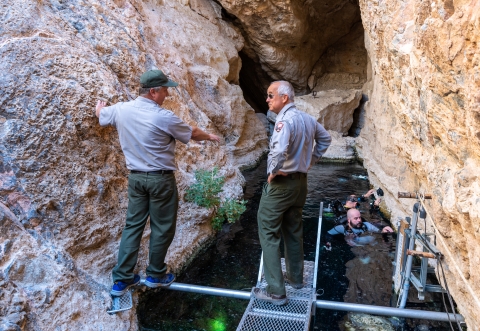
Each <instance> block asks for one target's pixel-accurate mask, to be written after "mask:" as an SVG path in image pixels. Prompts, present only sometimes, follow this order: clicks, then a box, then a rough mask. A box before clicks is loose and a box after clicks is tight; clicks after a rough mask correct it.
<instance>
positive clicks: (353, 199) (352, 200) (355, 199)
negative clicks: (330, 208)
mask: <svg viewBox="0 0 480 331" xmlns="http://www.w3.org/2000/svg"><path fill="white" fill-rule="evenodd" d="M347 201H351V202H356V201H357V198H356V197H349V198H348V199H347Z"/></svg>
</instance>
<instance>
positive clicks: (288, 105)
mask: <svg viewBox="0 0 480 331" xmlns="http://www.w3.org/2000/svg"><path fill="white" fill-rule="evenodd" d="M291 107H295V103H293V102H290V103H287V104H286V105H285V106H283V108H282V110H280V112H279V113H278V115H277V116H283V115H285V113H286V111H287V110H289V109H290V108H291ZM279 118H280V117H279Z"/></svg>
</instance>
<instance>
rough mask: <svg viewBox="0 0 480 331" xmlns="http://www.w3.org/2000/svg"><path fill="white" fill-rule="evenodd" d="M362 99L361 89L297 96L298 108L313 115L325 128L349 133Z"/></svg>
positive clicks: (296, 103)
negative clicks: (354, 114) (355, 111)
mask: <svg viewBox="0 0 480 331" xmlns="http://www.w3.org/2000/svg"><path fill="white" fill-rule="evenodd" d="M361 99H362V91H361V90H328V91H319V92H317V93H316V96H313V94H308V95H304V96H301V97H296V98H295V105H296V106H297V107H298V109H300V110H302V111H304V112H306V113H307V114H310V115H312V116H313V117H315V118H316V119H317V121H318V122H319V123H321V124H322V125H323V126H324V127H325V129H327V130H333V131H337V132H340V133H343V134H345V135H346V134H347V133H348V130H349V129H350V127H351V126H352V123H353V112H354V110H355V109H356V108H357V107H358V105H359V104H360V100H361Z"/></svg>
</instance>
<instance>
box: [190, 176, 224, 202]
mask: <svg viewBox="0 0 480 331" xmlns="http://www.w3.org/2000/svg"><path fill="white" fill-rule="evenodd" d="M195 180H196V183H195V184H193V185H192V186H191V187H190V188H189V189H188V190H187V195H186V196H185V199H186V200H187V201H191V202H195V203H196V204H197V205H199V206H200V207H205V208H211V207H214V206H218V205H219V204H220V198H219V197H218V194H219V193H220V192H221V191H222V187H223V184H224V183H225V177H223V176H218V168H217V167H215V168H213V170H212V171H208V170H203V169H201V170H196V171H195Z"/></svg>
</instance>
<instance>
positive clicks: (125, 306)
mask: <svg viewBox="0 0 480 331" xmlns="http://www.w3.org/2000/svg"><path fill="white" fill-rule="evenodd" d="M132 291H133V290H132V289H130V290H128V291H127V292H126V293H125V294H124V295H122V296H119V297H112V308H110V310H107V313H109V314H110V315H111V314H115V313H118V312H120V311H124V310H129V309H132V307H133V300H132Z"/></svg>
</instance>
